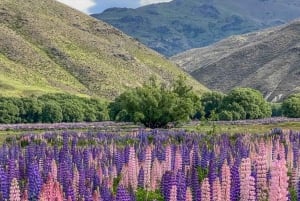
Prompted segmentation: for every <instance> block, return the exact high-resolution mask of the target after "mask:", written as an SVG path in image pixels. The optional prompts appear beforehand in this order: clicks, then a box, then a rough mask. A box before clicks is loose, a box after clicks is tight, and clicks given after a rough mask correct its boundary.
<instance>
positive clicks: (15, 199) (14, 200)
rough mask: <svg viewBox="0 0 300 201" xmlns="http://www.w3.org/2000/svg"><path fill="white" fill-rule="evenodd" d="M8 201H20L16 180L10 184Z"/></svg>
mask: <svg viewBox="0 0 300 201" xmlns="http://www.w3.org/2000/svg"><path fill="white" fill-rule="evenodd" d="M9 201H21V194H20V188H19V184H18V180H17V179H16V178H13V180H12V181H11V184H10V188H9Z"/></svg>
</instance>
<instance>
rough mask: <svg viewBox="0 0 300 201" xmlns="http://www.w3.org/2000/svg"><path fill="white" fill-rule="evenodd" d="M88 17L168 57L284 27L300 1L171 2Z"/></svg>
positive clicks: (296, 12)
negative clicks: (107, 24) (244, 35)
mask: <svg viewBox="0 0 300 201" xmlns="http://www.w3.org/2000/svg"><path fill="white" fill-rule="evenodd" d="M92 16H93V17H96V18H98V19H101V20H104V21H106V22H108V23H110V24H112V25H113V26H115V27H117V28H119V29H120V30H122V31H124V32H125V33H127V34H128V35H131V36H132V37H135V38H137V39H139V40H140V41H141V42H142V43H144V44H146V45H147V46H148V47H150V48H152V49H154V50H156V51H158V52H160V53H162V54H164V55H166V56H168V57H169V56H173V55H175V54H177V53H180V52H183V51H186V50H188V49H192V48H198V47H203V46H207V45H210V44H212V43H214V42H217V41H219V40H221V39H224V38H226V37H228V36H231V35H239V34H244V33H248V32H252V31H255V30H259V29H263V28H266V27H271V26H274V25H279V24H284V23H286V22H288V21H290V20H292V19H295V18H297V17H300V2H299V1H297V0H286V1H283V0H272V1H271V0H263V1H262V0H252V1H240V0H226V1H223V0H214V1H207V0H185V1H182V0H173V1H171V2H168V3H160V4H153V5H148V6H143V7H140V8H137V9H126V8H111V9H107V10H105V11H104V12H102V13H100V14H93V15H92Z"/></svg>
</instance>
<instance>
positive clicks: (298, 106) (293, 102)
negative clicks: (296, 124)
mask: <svg viewBox="0 0 300 201" xmlns="http://www.w3.org/2000/svg"><path fill="white" fill-rule="evenodd" d="M282 111H283V114H284V115H285V116H287V117H291V118H299V117H300V94H294V95H291V96H289V97H288V98H287V99H285V100H284V101H283V103H282Z"/></svg>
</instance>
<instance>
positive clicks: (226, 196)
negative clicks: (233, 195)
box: [221, 162, 231, 201]
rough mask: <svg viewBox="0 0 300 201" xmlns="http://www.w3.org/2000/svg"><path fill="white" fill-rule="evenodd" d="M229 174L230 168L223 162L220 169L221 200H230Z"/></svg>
mask: <svg viewBox="0 0 300 201" xmlns="http://www.w3.org/2000/svg"><path fill="white" fill-rule="evenodd" d="M230 187H231V175H230V168H229V166H228V164H227V162H225V163H224V164H223V166H222V169H221V200H222V201H230Z"/></svg>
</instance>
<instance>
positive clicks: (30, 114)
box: [0, 94, 109, 124]
mask: <svg viewBox="0 0 300 201" xmlns="http://www.w3.org/2000/svg"><path fill="white" fill-rule="evenodd" d="M104 120H109V114H108V107H107V103H106V102H104V101H102V100H100V99H96V98H82V97H78V96H74V95H68V94H46V95H42V96H39V97H36V96H31V97H22V98H16V97H0V123H5V124H9V123H38V122H42V123H59V122H83V121H86V122H95V121H104Z"/></svg>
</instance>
